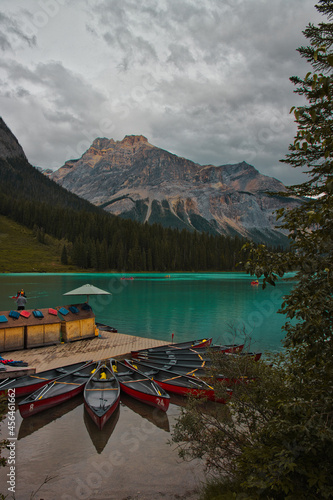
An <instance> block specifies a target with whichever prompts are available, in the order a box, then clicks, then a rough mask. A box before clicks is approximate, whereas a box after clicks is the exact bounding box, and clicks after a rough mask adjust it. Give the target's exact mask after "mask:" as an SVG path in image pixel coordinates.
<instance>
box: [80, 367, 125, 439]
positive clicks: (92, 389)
mask: <svg viewBox="0 0 333 500" xmlns="http://www.w3.org/2000/svg"><path fill="white" fill-rule="evenodd" d="M83 398H84V406H85V408H86V410H87V412H88V413H89V415H90V417H91V418H92V420H93V421H94V422H95V424H96V425H97V427H98V428H99V429H101V430H102V429H103V427H104V425H105V424H106V422H107V421H108V420H109V418H110V417H111V415H112V414H113V413H114V412H115V410H116V409H117V408H118V405H119V399H120V386H119V382H118V380H117V378H116V377H115V374H114V373H113V371H112V369H111V367H110V364H109V363H106V362H100V363H99V365H98V367H97V368H96V371H95V372H94V373H93V374H92V375H91V377H90V378H89V380H88V382H87V384H86V386H85V388H84V391H83Z"/></svg>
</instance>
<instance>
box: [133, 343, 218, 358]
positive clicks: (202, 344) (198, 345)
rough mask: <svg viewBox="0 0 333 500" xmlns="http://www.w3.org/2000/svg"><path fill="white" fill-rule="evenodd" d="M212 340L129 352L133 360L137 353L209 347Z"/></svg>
mask: <svg viewBox="0 0 333 500" xmlns="http://www.w3.org/2000/svg"><path fill="white" fill-rule="evenodd" d="M212 341H213V339H212V338H208V339H199V340H189V341H188V342H178V343H176V344H165V345H161V346H156V347H149V348H148V349H138V350H136V351H131V356H132V357H133V358H135V357H136V355H137V354H138V353H140V352H141V353H143V352H144V353H147V352H156V351H164V350H165V349H172V350H173V349H175V350H177V349H184V348H186V349H188V348H193V349H200V348H201V347H208V346H210V345H211V343H212Z"/></svg>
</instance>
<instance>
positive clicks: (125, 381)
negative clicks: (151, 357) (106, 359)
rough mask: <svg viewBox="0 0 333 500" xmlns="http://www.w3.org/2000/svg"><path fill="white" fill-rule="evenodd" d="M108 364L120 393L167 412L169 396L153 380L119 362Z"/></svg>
mask: <svg viewBox="0 0 333 500" xmlns="http://www.w3.org/2000/svg"><path fill="white" fill-rule="evenodd" d="M110 363H111V365H112V369H113V372H114V374H115V375H116V377H117V379H118V382H119V384H120V388H121V390H122V391H124V392H125V393H126V394H128V395H129V396H131V397H132V398H134V399H137V400H138V401H141V402H142V403H146V404H148V405H150V406H154V407H155V408H160V409H161V410H163V411H167V409H168V408H169V403H170V396H169V394H168V393H167V392H165V390H164V389H163V388H162V387H160V386H159V385H158V384H157V383H156V382H155V381H154V380H152V379H151V378H150V377H148V376H147V375H145V374H144V373H141V372H140V371H138V370H136V369H133V368H132V367H131V366H130V365H126V364H124V363H122V362H121V361H117V360H115V359H111V360H110Z"/></svg>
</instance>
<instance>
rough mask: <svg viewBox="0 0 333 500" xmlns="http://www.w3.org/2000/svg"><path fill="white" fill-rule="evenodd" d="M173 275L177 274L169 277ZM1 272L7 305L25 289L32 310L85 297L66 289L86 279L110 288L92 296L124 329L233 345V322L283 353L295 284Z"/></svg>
mask: <svg viewBox="0 0 333 500" xmlns="http://www.w3.org/2000/svg"><path fill="white" fill-rule="evenodd" d="M167 276H170V277H167ZM122 277H129V275H124V274H71V275H68V274H54V275H52V274H19V275H18V274H12V275H11V274H2V275H0V303H1V307H0V309H1V310H3V311H4V310H8V309H11V308H14V307H15V305H16V304H15V302H14V301H13V300H12V299H11V298H10V297H11V296H13V295H14V294H15V293H16V291H17V290H19V289H21V288H22V287H23V288H24V289H25V291H26V294H27V297H28V306H27V307H28V308H42V307H56V306H61V305H67V304H70V303H75V302H77V303H78V302H83V301H85V300H86V297H82V296H76V297H65V296H64V295H63V294H64V293H66V292H68V291H70V290H73V289H75V288H77V287H79V286H81V285H84V284H86V283H91V284H93V285H95V286H97V287H99V288H102V289H103V290H106V291H108V292H110V293H111V294H112V295H109V296H103V295H101V296H91V297H90V298H89V303H90V304H91V305H92V307H93V309H94V312H95V314H96V318H97V320H98V321H99V322H102V323H107V324H109V325H111V326H114V327H115V328H117V330H118V331H119V332H121V333H127V334H130V335H138V336H141V337H150V338H155V339H162V340H168V341H171V338H172V334H174V341H175V342H181V341H183V340H191V339H195V338H202V337H207V336H209V337H213V340H214V342H223V341H224V342H227V341H228V343H229V342H230V340H232V338H233V334H232V333H230V325H234V326H236V327H238V329H239V328H240V329H242V328H243V329H245V331H246V333H247V334H248V335H251V337H252V343H253V344H252V348H253V349H256V350H279V349H281V339H282V337H283V333H282V332H281V326H282V325H283V324H284V322H285V319H284V316H282V315H280V314H277V313H276V311H277V310H278V308H279V307H280V305H281V303H282V298H283V295H284V294H286V293H288V292H289V291H290V289H291V286H292V283H290V282H288V283H282V282H281V283H278V284H277V286H276V287H275V288H273V287H270V286H269V287H268V288H267V289H266V290H262V289H261V287H256V286H251V284H250V283H251V277H249V276H248V275H246V274H242V273H211V274H199V273H195V274H190V273H184V274H181V273H179V274H171V275H165V274H133V275H131V276H130V277H134V279H133V280H127V279H121V278H122Z"/></svg>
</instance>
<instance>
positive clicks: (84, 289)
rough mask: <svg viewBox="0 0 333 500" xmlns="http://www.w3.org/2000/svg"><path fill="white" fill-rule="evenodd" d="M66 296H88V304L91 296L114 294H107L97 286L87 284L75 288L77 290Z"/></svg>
mask: <svg viewBox="0 0 333 500" xmlns="http://www.w3.org/2000/svg"><path fill="white" fill-rule="evenodd" d="M64 295H86V296H87V302H88V300H89V295H112V293H110V292H106V291H105V290H102V289H101V288H97V286H94V285H89V284H87V285H83V286H80V287H79V288H75V290H71V291H70V292H66V293H64Z"/></svg>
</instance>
